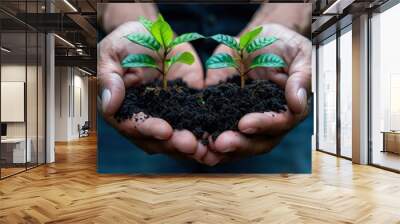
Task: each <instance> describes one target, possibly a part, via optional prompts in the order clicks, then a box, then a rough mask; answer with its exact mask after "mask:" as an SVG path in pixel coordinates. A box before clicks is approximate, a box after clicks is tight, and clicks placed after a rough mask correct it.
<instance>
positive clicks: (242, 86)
mask: <svg viewBox="0 0 400 224" xmlns="http://www.w3.org/2000/svg"><path fill="white" fill-rule="evenodd" d="M244 82H245V76H244V74H241V75H240V88H241V89H243V88H244Z"/></svg>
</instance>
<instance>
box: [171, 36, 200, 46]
mask: <svg viewBox="0 0 400 224" xmlns="http://www.w3.org/2000/svg"><path fill="white" fill-rule="evenodd" d="M200 38H204V36H203V35H200V34H198V33H185V34H182V35H180V36H178V37H176V38H175V39H174V40H173V41H172V42H171V44H170V45H169V47H174V46H176V45H178V44H181V43H185V42H189V41H193V40H197V39H200Z"/></svg>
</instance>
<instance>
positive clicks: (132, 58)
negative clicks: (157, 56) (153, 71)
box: [121, 54, 157, 68]
mask: <svg viewBox="0 0 400 224" xmlns="http://www.w3.org/2000/svg"><path fill="white" fill-rule="evenodd" d="M121 66H122V67H123V68H137V67H148V68H157V65H156V62H155V61H154V59H153V58H152V57H150V56H149V55H147V54H130V55H128V56H126V58H124V60H122V62H121Z"/></svg>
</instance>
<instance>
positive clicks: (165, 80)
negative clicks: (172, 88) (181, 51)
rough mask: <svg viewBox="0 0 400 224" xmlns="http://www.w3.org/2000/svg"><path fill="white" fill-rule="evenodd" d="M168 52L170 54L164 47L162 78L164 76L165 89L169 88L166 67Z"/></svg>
mask: <svg viewBox="0 0 400 224" xmlns="http://www.w3.org/2000/svg"><path fill="white" fill-rule="evenodd" d="M167 54H168V52H167V50H166V49H164V52H163V56H162V58H161V62H162V78H163V89H164V90H167V88H168V86H167V84H168V83H167V74H166V72H167V71H166V69H165V65H166V64H165V59H166V57H167Z"/></svg>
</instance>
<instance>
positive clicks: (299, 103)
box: [285, 72, 311, 114]
mask: <svg viewBox="0 0 400 224" xmlns="http://www.w3.org/2000/svg"><path fill="white" fill-rule="evenodd" d="M310 85H311V74H310V73H308V72H295V73H293V74H291V75H290V76H289V79H288V80H287V82H286V87H285V96H286V101H287V103H288V106H289V109H290V110H291V111H292V112H294V113H295V114H302V113H304V112H305V110H306V109H307V97H308V93H309V91H310Z"/></svg>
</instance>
